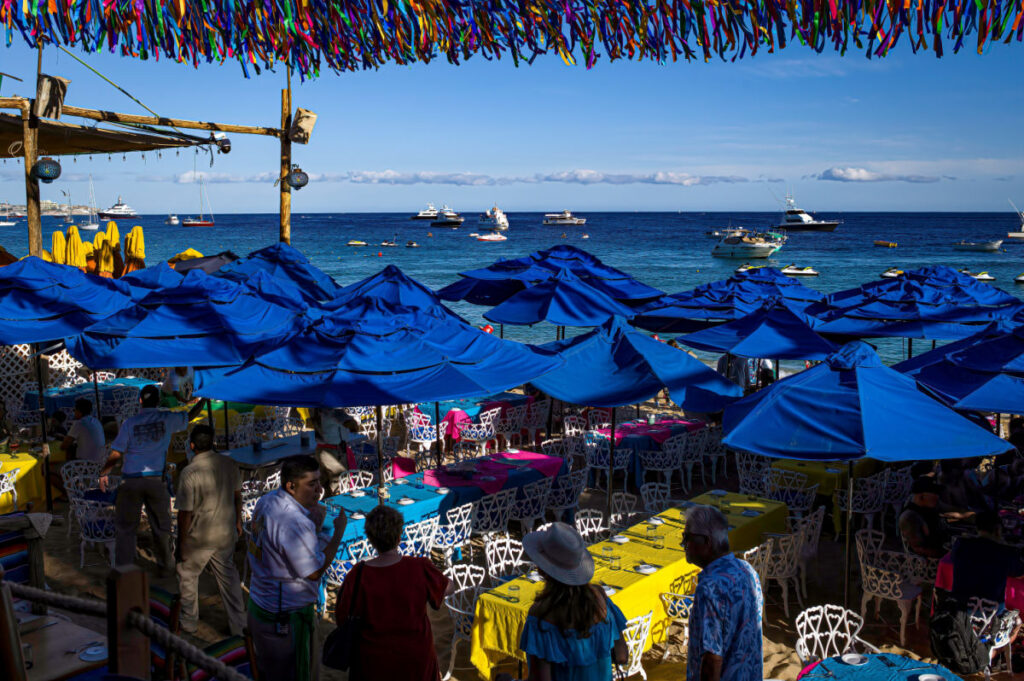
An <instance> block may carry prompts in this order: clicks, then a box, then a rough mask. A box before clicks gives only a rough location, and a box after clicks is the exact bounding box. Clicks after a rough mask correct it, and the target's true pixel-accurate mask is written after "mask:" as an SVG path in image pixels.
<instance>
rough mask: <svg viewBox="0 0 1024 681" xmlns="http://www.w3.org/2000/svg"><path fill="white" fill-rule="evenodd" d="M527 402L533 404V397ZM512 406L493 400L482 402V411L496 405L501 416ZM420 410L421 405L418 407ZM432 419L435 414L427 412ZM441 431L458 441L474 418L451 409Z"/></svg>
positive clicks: (459, 410)
mask: <svg viewBox="0 0 1024 681" xmlns="http://www.w3.org/2000/svg"><path fill="white" fill-rule="evenodd" d="M526 404H533V397H532V396H531V397H528V398H527V400H526ZM510 406H511V403H510V402H507V401H505V400H491V401H488V402H482V403H480V411H481V412H484V411H487V410H489V409H494V408H495V407H501V414H500V416H504V415H505V410H506V409H507V408H508V407H510ZM416 410H417V411H419V407H417V408H416ZM427 416H429V417H430V418H431V419H433V418H434V415H433V414H427ZM441 423H442V424H443V425H442V426H441V432H443V433H444V435H445V437H448V438H449V439H451V440H452V441H458V439H459V437H460V436H461V434H462V428H463V427H464V426H466V425H469V424H470V423H473V419H472V418H470V416H469V414H467V413H466V412H464V411H462V410H461V409H450V410H449V411H448V413H447V414H445V416H444V418H443V419H441Z"/></svg>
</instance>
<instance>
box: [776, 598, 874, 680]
mask: <svg viewBox="0 0 1024 681" xmlns="http://www.w3.org/2000/svg"><path fill="white" fill-rule="evenodd" d="M863 627H864V618H863V617H861V616H860V615H858V614H857V613H855V612H853V611H852V610H847V609H846V608H844V607H842V606H839V605H831V604H826V605H815V606H812V607H810V608H807V609H806V610H804V611H803V612H801V613H800V614H799V615H797V616H796V636H797V639H796V654H797V657H799V658H800V664H801V665H802V666H804V667H806V666H807V665H809V664H811V663H812V662H816V661H818V660H824V659H826V658H829V657H836V656H839V655H845V654H846V653H849V652H856V649H857V647H858V644H859V645H860V646H863V647H864V648H865V649H867V650H869V651H870V652H873V653H879V652H881V651H880V650H879V649H878V648H876V647H875V646H873V645H871V644H870V643H868V642H867V641H865V640H864V639H862V638H860V636H859V635H858V634H860V630H861V629H862V628H863Z"/></svg>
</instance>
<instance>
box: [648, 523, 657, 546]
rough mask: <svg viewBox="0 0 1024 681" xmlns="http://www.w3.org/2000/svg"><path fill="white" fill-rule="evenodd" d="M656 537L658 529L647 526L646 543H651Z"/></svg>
mask: <svg viewBox="0 0 1024 681" xmlns="http://www.w3.org/2000/svg"><path fill="white" fill-rule="evenodd" d="M657 536H658V528H657V527H655V526H654V525H648V526H647V541H650V542H653V541H654V538H655V537H657Z"/></svg>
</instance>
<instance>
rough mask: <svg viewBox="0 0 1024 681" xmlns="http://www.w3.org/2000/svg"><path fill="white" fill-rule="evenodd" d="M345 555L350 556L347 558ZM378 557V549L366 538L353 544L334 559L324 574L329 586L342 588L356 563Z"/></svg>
mask: <svg viewBox="0 0 1024 681" xmlns="http://www.w3.org/2000/svg"><path fill="white" fill-rule="evenodd" d="M345 554H347V555H348V557H347V558H346V557H345ZM376 556H377V551H376V549H374V548H373V546H372V545H371V544H370V541H369V540H368V539H366V538H365V537H363V538H362V539H357V540H356V541H354V542H351V543H350V544H349V545H348V546H346V547H345V550H344V551H339V552H338V555H336V556H335V557H334V560H333V561H331V564H330V565H329V566H328V567H327V570H326V571H325V572H324V577H325V578H326V580H327V584H328V585H329V586H333V587H340V586H341V585H342V583H343V582H344V581H345V577H346V576H347V575H348V573H349V572H351V571H352V568H354V567H355V566H356V563H359V562H360V561H364V560H369V559H371V558H375V557H376Z"/></svg>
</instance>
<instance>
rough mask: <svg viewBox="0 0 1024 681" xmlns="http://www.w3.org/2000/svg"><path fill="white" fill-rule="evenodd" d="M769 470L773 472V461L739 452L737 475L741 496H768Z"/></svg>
mask: <svg viewBox="0 0 1024 681" xmlns="http://www.w3.org/2000/svg"><path fill="white" fill-rule="evenodd" d="M769 470H771V461H770V460H769V459H768V457H764V456H759V455H757V454H750V453H749V452H740V451H737V452H736V473H737V475H738V477H739V483H740V484H739V491H740V494H752V495H754V496H758V497H764V496H766V495H767V493H768V471H769Z"/></svg>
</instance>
